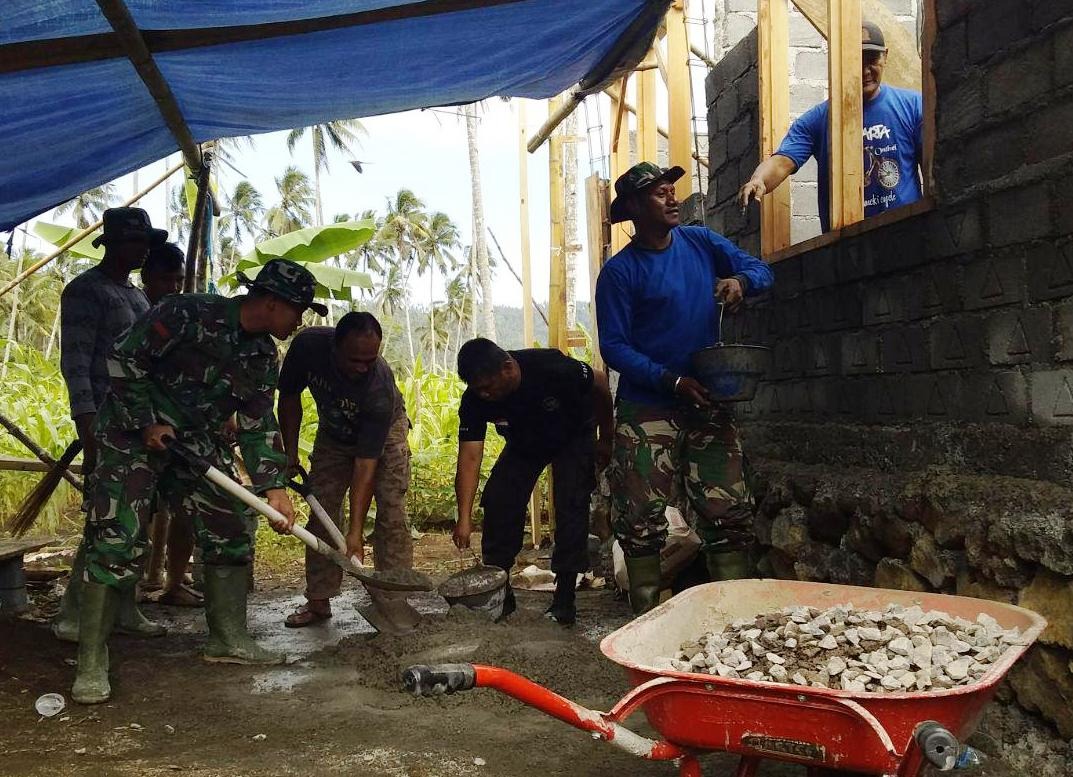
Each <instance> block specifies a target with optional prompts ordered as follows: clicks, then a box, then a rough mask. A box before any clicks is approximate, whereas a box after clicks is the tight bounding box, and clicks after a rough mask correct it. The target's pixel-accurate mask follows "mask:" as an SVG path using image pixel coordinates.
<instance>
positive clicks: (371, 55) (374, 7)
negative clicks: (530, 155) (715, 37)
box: [0, 0, 669, 230]
mask: <svg viewBox="0 0 1073 777" xmlns="http://www.w3.org/2000/svg"><path fill="white" fill-rule="evenodd" d="M125 5H126V9H128V10H129V13H130V16H131V17H132V18H133V21H134V22H135V24H136V25H137V31H138V33H139V34H140V37H141V39H142V40H143V41H144V42H145V45H146V47H147V49H148V51H149V53H150V54H151V56H152V60H153V61H154V62H155V64H156V67H157V68H158V69H159V72H160V74H161V75H162V76H163V80H164V81H165V82H166V84H167V87H168V88H169V89H170V91H171V94H172V95H173V96H174V100H175V103H176V105H177V106H178V109H179V113H180V114H181V116H182V120H183V122H184V123H185V125H186V126H187V127H188V128H189V131H190V135H191V136H192V138H193V140H194V141H195V142H197V143H201V142H204V141H207V140H214V139H217V138H223V137H232V136H236V135H253V134H257V133H262V132H272V131H275V130H281V129H289V128H292V127H304V126H309V125H312V124H318V123H322V122H325V121H329V120H335V119H342V118H355V117H362V116H373V115H377V114H384V113H394V112H397V111H405V110H410V109H414V108H424V107H431V106H436V105H451V104H459V103H469V102H475V101H478V100H482V99H485V98H488V97H492V96H503V97H507V96H512V97H529V98H545V97H550V96H552V95H555V94H558V93H559V92H561V91H563V90H564V89H567V88H569V87H570V86H572V85H574V84H577V83H581V84H582V85H583V86H584V87H592V88H594V89H595V88H597V87H599V86H601V85H602V84H603V83H606V82H607V81H608V80H609V79H611V78H613V77H614V75H615V74H616V73H617V72H618V71H619V70H620V69H621V68H624V67H629V66H631V65H633V64H635V63H636V61H637V60H638V59H639V58H640V56H641V55H642V54H643V53H644V50H645V49H646V48H647V44H648V43H649V42H650V41H651V39H652V37H653V35H654V33H655V29H656V26H657V25H658V23H659V21H660V19H661V18H662V15H663V11H664V10H665V9H666V7H667V5H669V0H485V1H484V2H477V1H476V0H410V1H409V2H400V0H274V1H273V0H227V1H224V0H127V2H126V4H125ZM129 50H130V49H129V46H127V47H124V42H123V38H122V36H120V35H119V34H118V33H117V32H116V31H115V30H114V29H113V27H112V25H111V23H110V22H109V20H108V19H107V18H106V17H105V16H104V15H103V13H102V12H101V10H100V7H99V6H98V3H97V2H95V0H4V1H3V3H0V148H3V149H4V154H3V157H2V161H0V230H7V229H11V228H12V227H14V226H15V225H16V224H19V223H22V222H24V221H26V220H27V219H29V218H32V217H33V216H36V215H37V214H39V213H42V212H44V211H46V210H48V209H49V208H52V207H54V206H56V205H58V204H60V203H62V202H65V201H66V200H68V199H70V198H72V197H74V196H76V195H77V194H79V193H80V192H83V191H86V190H87V189H91V188H93V187H94V186H99V185H101V184H102V183H105V182H107V181H110V180H112V179H114V178H117V177H118V176H120V175H123V174H125V173H128V172H130V171H132V170H136V169H138V168H140V167H142V166H144V165H146V164H149V163H150V162H153V161H156V160H158V159H161V158H162V157H164V156H166V155H168V154H171V153H174V152H175V151H176V149H177V148H178V143H177V140H176V136H175V133H174V132H173V127H171V126H169V124H168V123H167V122H166V121H165V119H164V114H162V112H161V108H160V106H159V105H158V103H157V101H156V100H154V97H153V96H152V95H151V94H150V91H149V89H148V88H147V85H146V82H145V81H143V79H142V77H141V76H140V75H139V72H138V70H136V68H135V66H134V65H133V64H132V62H131V60H130V59H128V52H129Z"/></svg>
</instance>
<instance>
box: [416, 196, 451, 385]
mask: <svg viewBox="0 0 1073 777" xmlns="http://www.w3.org/2000/svg"><path fill="white" fill-rule="evenodd" d="M461 246H462V242H461V240H460V239H459V234H458V227H457V226H455V224H454V222H453V221H451V218H450V216H448V215H447V214H446V213H441V212H440V211H436V212H435V213H433V214H432V215H431V216H430V217H429V220H428V225H427V226H426V229H425V235H424V237H423V239H422V240H421V243H420V246H419V253H418V260H417V274H418V275H419V276H420V275H423V274H425V273H426V272H427V273H428V304H429V309H428V315H429V319H428V320H429V328H430V331H431V333H432V337H431V339H432V341H433V342H436V343H438V342H439V341H438V340H437V338H436V317H437V316H436V305H435V296H436V290H435V289H436V287H435V283H436V273H437V272H439V273H440V275H446V274H447V273H448V272H453V271H454V270H455V268H456V267H457V265H458V262H457V260H456V259H455V255H454V253H453V250H454V249H456V248H460V247H461ZM437 350H438V349H437V348H432V349H431V350H430V353H431V354H432V368H433V369H435V368H436V353H437Z"/></svg>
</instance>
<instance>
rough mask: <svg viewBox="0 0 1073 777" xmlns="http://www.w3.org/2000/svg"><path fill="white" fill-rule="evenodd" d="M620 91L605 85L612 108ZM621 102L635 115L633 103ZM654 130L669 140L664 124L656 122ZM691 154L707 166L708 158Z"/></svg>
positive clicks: (616, 103)
mask: <svg viewBox="0 0 1073 777" xmlns="http://www.w3.org/2000/svg"><path fill="white" fill-rule="evenodd" d="M620 91H622V90H620V89H619V87H617V86H609V87H607V89H605V90H604V93H605V94H607V96H608V97H610V98H611V99H612V101H613V103H612V109H613V110H617V108H616V107H615V106H617V105H618V95H619V92H620ZM622 104H623V106H624V108H625V109H626V112H627V113H632V114H633V115H634V116H636V115H637V108H635V107H634V105H633V103H631V102H630V101H629V100H625V101H623V103H622ZM611 132H612V134H611V137H612V138H614V137H615V130H614V129H613V128H612V131H611ZM656 132H658V133H659V135H660V137H662V138H666V139H668V140H669V139H670V137H671V134H670V132H668V131H667V129H666V128H665V127H664V126H662V125H661V124H660V123H659V122H656ZM691 156H692V157H693V159H695V160H696V161H697V163H698V164H699V165H700V166H701V167H704V168H707V167H708V160H707V158H706V157H702V156H699V155H698V154H697V152H695V151H694V152H692V153H691Z"/></svg>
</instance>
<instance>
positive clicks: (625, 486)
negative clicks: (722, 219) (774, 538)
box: [596, 162, 773, 613]
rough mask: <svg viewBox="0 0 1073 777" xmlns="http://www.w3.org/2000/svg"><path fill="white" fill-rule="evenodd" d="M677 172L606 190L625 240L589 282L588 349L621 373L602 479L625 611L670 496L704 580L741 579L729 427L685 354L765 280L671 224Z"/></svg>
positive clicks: (639, 586)
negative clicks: (593, 340)
mask: <svg viewBox="0 0 1073 777" xmlns="http://www.w3.org/2000/svg"><path fill="white" fill-rule="evenodd" d="M684 173H685V171H684V170H683V169H682V168H681V167H672V168H670V169H663V168H660V167H658V166H656V165H654V164H652V163H650V162H641V163H640V164H637V165H635V166H634V167H632V168H630V170H629V171H627V172H626V173H625V174H624V175H622V176H621V177H620V178H619V179H618V180H617V181H616V182H615V194H616V197H615V200H614V202H612V203H611V221H612V223H615V222H619V221H626V220H631V221H633V225H634V238H633V241H632V242H631V243H630V244H629V245H628V246H627V247H626V248H624V249H623V250H621V251H619V252H618V253H617V254H615V256H613V257H612V258H611V259H610V260H609V261H608V262H607V264H606V265H605V266H604V268H603V270H602V271H601V272H600V277H599V280H598V281H597V284H596V317H597V321H598V324H599V331H600V351H601V353H602V354H603V358H604V360H605V361H606V362H607V363H608V365H609V366H610V367H612V368H613V369H615V370H617V371H618V372H619V373H620V376H621V377H620V380H619V388H618V402H617V407H616V417H615V444H614V456H613V460H612V465H611V468H610V469H609V471H608V478H609V480H610V481H611V494H612V499H613V501H614V508H615V510H614V512H615V515H614V519H613V525H614V529H615V534H616V536H617V538H618V540H619V543H620V544H621V545H622V550H623V552H624V554H625V556H626V564H627V568H628V571H629V578H630V603H631V605H632V607H633V610H634V612H636V613H642V612H646V611H647V610H650V609H652V608H653V607H655V606H656V604H658V602H659V594H660V568H659V554H660V550H661V549H662V548H663V545H664V543H665V541H666V539H667V520H666V518H665V517H664V512H665V510H666V508H667V505H668V503H671V502H674V501H677V500H678V499H679V498H684V499H683V501H684V502H685V503H687V507H688V509H687V510H686V514H687V517H688V518H689V519H690V520H691V522H692V523H694V524H695V525H696V528H697V532H698V534H699V535H700V537H701V539H702V540H703V542H704V545H703V552H704V554H705V560H706V562H707V567H708V573H709V575H710V576H711V578H712V579H713V580H729V579H736V578H740V577H744V576H746V575H747V574H749V561H748V553H747V551H748V548H749V545H750V544H751V543H752V511H751V509H750V508H749V504H748V491H747V489H746V486H745V482H744V478H743V477H742V457H741V442H740V440H739V438H738V431H737V427H736V426H735V423H734V417H733V413H732V412H731V411H730V410H729V409H728V408H727V407H726V406H720V405H717V404H714V403H712V402H711V400H710V398H709V395H708V392H707V390H706V389H705V388H704V386H702V385H701V384H700V383H699V382H698V381H697V380H696V379H695V378H694V377H693V375H692V369H691V367H690V356H691V355H692V354H693V352H695V351H698V350H700V349H701V348H705V347H707V346H709V345H712V344H714V343H715V342H717V341H718V340H719V339H720V335H719V332H718V327H719V307H720V305H723V306H726V307H727V309H728V310H733V309H735V308H736V307H737V306H738V305H739V304H741V301H742V299H743V297H745V296H746V295H753V294H758V293H760V292H761V291H764V290H765V289H767V288H769V287H770V286H771V285H772V282H773V276H772V273H771V270H770V269H769V268H768V266H767V265H765V264H764V263H763V262H761V261H760V260H759V259H756V258H755V257H752V256H750V255H749V254H747V253H745V252H744V251H742V250H740V249H739V248H737V247H736V246H735V245H734V244H732V243H731V242H730V241H729V240H727V239H726V238H724V237H722V236H720V235H717V234H715V233H714V232H712V231H711V230H709V229H708V228H706V227H682V226H679V222H678V201H677V199H676V198H675V194H674V182H675V181H676V180H678V179H679V178H680V177H681V176H682V175H684ZM713 292H714V293H713Z"/></svg>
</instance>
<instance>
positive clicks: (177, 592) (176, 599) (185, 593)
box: [156, 585, 205, 607]
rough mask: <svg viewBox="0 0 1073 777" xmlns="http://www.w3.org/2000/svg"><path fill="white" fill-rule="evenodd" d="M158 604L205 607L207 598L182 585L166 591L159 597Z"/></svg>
mask: <svg viewBox="0 0 1073 777" xmlns="http://www.w3.org/2000/svg"><path fill="white" fill-rule="evenodd" d="M156 601H157V604H166V605H169V606H171V607H204V606H205V599H204V597H202V596H201V595H200V594H199V593H197V591H194V590H192V589H190V588H188V587H187V586H185V585H180V586H179V587H178V588H177V589H172V590H170V591H164V593H162V594H160V596H158V597H157V600H156Z"/></svg>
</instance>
